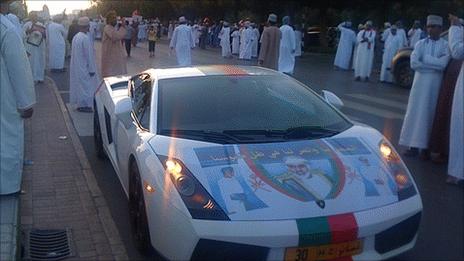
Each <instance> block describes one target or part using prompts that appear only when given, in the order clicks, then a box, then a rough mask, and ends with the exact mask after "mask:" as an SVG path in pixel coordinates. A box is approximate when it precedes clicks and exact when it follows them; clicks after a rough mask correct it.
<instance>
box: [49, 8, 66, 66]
mask: <svg viewBox="0 0 464 261" xmlns="http://www.w3.org/2000/svg"><path fill="white" fill-rule="evenodd" d="M60 22H61V18H60V17H55V18H54V19H53V22H51V23H50V24H49V25H48V26H47V39H48V67H49V68H50V70H51V71H64V57H65V55H66V42H65V41H64V39H66V29H65V28H64V26H63V25H62V24H61V23H60Z"/></svg>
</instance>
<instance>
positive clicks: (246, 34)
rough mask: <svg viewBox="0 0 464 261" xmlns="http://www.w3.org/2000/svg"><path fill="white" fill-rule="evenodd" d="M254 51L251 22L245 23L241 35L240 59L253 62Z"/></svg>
mask: <svg viewBox="0 0 464 261" xmlns="http://www.w3.org/2000/svg"><path fill="white" fill-rule="evenodd" d="M252 49H253V30H252V29H251V26H250V22H249V21H246V22H245V23H244V27H243V30H242V33H241V35H240V55H239V59H243V60H251V53H252Z"/></svg>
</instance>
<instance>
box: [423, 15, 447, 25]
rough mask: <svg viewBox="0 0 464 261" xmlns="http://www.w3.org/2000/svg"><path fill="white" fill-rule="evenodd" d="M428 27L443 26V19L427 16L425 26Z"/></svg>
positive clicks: (436, 16)
mask: <svg viewBox="0 0 464 261" xmlns="http://www.w3.org/2000/svg"><path fill="white" fill-rule="evenodd" d="M429 25H438V26H443V18H442V17H441V16H438V15H429V16H427V26H429Z"/></svg>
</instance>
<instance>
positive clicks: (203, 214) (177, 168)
mask: <svg viewBox="0 0 464 261" xmlns="http://www.w3.org/2000/svg"><path fill="white" fill-rule="evenodd" d="M157 156H158V158H159V160H160V161H161V163H162V164H163V166H164V167H165V170H166V175H169V177H170V178H171V181H172V183H173V184H174V187H175V188H176V190H177V192H179V195H180V197H181V198H182V201H183V202H184V204H185V206H186V207H187V209H188V210H189V212H190V214H191V215H192V218H194V219H210V220H230V219H229V217H228V216H227V215H226V214H225V212H224V211H223V210H222V209H221V207H220V206H219V205H218V204H217V203H216V202H215V201H214V199H213V198H212V197H211V195H209V193H208V191H206V189H205V188H203V186H202V185H201V184H200V182H199V181H198V180H197V179H196V178H195V176H193V174H192V173H191V172H190V171H189V170H188V168H187V167H186V166H185V165H184V164H183V163H182V162H181V161H180V160H178V159H173V158H168V157H166V156H163V155H157Z"/></svg>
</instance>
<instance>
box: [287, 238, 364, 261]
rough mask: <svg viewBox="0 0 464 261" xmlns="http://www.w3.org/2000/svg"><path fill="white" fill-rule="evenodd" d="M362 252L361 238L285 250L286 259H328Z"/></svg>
mask: <svg viewBox="0 0 464 261" xmlns="http://www.w3.org/2000/svg"><path fill="white" fill-rule="evenodd" d="M361 252H362V242H361V240H356V241H351V242H345V243H339V244H331V245H322V246H311V247H294V248H287V249H286V250H285V261H313V260H328V259H335V258H339V257H346V256H354V255H357V254H359V253H361Z"/></svg>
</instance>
